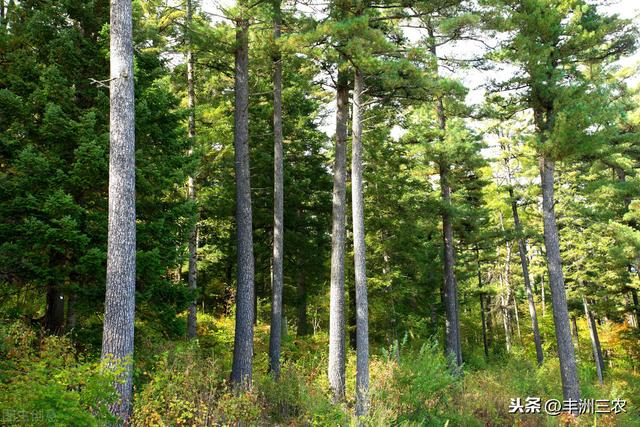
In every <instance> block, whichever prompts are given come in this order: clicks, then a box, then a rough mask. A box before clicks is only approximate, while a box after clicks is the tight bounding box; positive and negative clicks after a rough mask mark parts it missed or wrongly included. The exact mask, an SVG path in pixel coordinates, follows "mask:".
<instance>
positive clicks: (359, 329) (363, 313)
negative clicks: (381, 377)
mask: <svg viewBox="0 0 640 427" xmlns="http://www.w3.org/2000/svg"><path fill="white" fill-rule="evenodd" d="M362 91H363V81H362V72H361V71H360V70H359V69H356V70H355V77H354V84H353V116H352V136H353V140H352V143H351V148H352V150H351V206H352V210H353V213H352V217H353V262H354V269H355V288H356V416H361V415H365V414H366V413H367V412H368V410H369V304H368V301H367V271H366V255H365V254H366V248H365V239H364V238H365V231H364V194H363V193H364V189H363V185H362V113H363V111H362V109H363V108H362Z"/></svg>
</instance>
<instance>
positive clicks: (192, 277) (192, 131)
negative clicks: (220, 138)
mask: <svg viewBox="0 0 640 427" xmlns="http://www.w3.org/2000/svg"><path fill="white" fill-rule="evenodd" d="M191 2H192V0H187V11H186V12H187V28H186V31H187V46H188V48H187V92H188V102H189V141H191V148H190V149H189V155H190V156H192V155H193V148H194V145H195V138H196V92H195V86H194V77H195V76H194V73H195V70H194V68H195V58H194V55H193V47H192V45H191V23H192V21H193V6H192V3H191ZM187 195H188V197H189V200H191V201H193V202H194V203H195V201H196V188H195V182H194V178H193V175H192V176H189V178H188V181H187ZM197 218H198V215H197V214H196V218H195V219H196V223H194V224H193V228H192V229H191V231H190V232H189V277H188V282H189V291H190V292H191V294H192V298H193V300H192V301H191V304H190V305H189V315H188V317H187V336H188V337H189V338H195V337H196V335H197V332H196V326H197V318H196V307H197V304H198V301H197V299H196V290H197V288H198V286H197V276H198V268H197V260H198V226H197Z"/></svg>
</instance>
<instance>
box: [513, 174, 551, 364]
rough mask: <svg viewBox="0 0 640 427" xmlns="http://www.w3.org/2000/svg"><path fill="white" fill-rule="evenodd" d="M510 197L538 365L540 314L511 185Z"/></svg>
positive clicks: (541, 358) (539, 354) (539, 353)
mask: <svg viewBox="0 0 640 427" xmlns="http://www.w3.org/2000/svg"><path fill="white" fill-rule="evenodd" d="M509 197H510V198H511V211H512V213H513V222H514V223H515V227H516V233H517V234H518V252H519V253H520V265H521V266H522V277H523V278H524V289H525V291H526V292H527V300H528V302H529V315H530V316H531V329H532V330H533V341H534V343H535V346H536V358H537V360H538V366H540V365H542V362H543V361H544V354H543V353H542V340H541V339H540V328H539V327H538V315H537V313H536V304H535V301H534V300H533V291H532V289H531V279H530V277H529V264H528V262H527V261H528V258H527V247H526V245H525V243H524V237H522V225H521V223H520V216H519V215H518V204H517V202H516V200H515V198H514V194H513V188H512V187H509Z"/></svg>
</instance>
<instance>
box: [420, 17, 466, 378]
mask: <svg viewBox="0 0 640 427" xmlns="http://www.w3.org/2000/svg"><path fill="white" fill-rule="evenodd" d="M427 30H428V34H429V37H430V40H431V41H432V42H431V43H430V47H429V49H430V51H431V54H432V55H433V56H434V58H437V48H436V44H435V37H434V32H433V28H432V27H430V26H429V27H428V28H427ZM436 72H437V66H436ZM436 115H437V118H438V127H439V128H440V130H441V131H442V132H444V131H445V130H446V128H447V118H446V116H445V112H444V104H443V101H442V97H440V96H439V97H438V98H437V100H436ZM438 172H439V174H440V196H441V200H442V204H443V208H442V240H443V244H444V289H443V291H444V292H443V300H444V306H445V352H446V354H447V357H448V358H449V362H450V363H452V364H453V367H459V366H460V365H462V349H461V348H460V322H459V319H458V284H457V282H456V276H455V247H454V242H453V222H452V218H451V184H450V182H449V174H450V167H449V164H448V163H447V160H446V159H441V160H440V161H439V162H438Z"/></svg>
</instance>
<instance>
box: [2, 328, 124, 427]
mask: <svg viewBox="0 0 640 427" xmlns="http://www.w3.org/2000/svg"><path fill="white" fill-rule="evenodd" d="M0 335H1V336H2V337H3V340H2V343H0V345H1V347H0V359H1V361H0V413H2V414H3V421H8V422H9V423H10V424H12V425H24V426H34V427H35V426H51V425H55V426H58V425H60V426H62V425H65V426H100V425H107V424H108V423H110V422H113V421H114V419H113V416H112V415H111V414H110V413H109V409H108V405H109V404H110V403H112V402H113V401H114V400H115V399H116V394H115V390H114V387H113V384H114V381H116V377H115V374H114V373H113V371H104V370H102V369H101V367H100V364H99V363H96V362H91V361H90V360H86V359H85V358H84V357H83V356H82V355H79V354H77V353H76V351H75V349H74V348H73V344H72V342H71V340H70V339H69V338H68V337H55V336H52V337H44V338H43V337H40V336H38V334H37V333H36V332H35V331H34V330H33V329H31V328H29V327H27V326H26V325H24V324H23V323H22V322H13V323H2V324H0ZM11 420H13V421H14V422H13V423H12V422H11Z"/></svg>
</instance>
